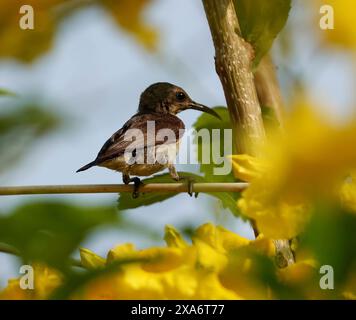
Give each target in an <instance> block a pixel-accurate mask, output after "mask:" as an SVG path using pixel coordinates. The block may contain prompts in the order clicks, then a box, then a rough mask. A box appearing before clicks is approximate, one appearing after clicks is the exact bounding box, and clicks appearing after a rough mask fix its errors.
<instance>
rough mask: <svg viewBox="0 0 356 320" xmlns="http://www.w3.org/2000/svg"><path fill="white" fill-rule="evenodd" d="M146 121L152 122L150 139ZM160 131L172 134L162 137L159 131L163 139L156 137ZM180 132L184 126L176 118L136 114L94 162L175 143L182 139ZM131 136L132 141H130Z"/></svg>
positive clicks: (105, 146)
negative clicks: (127, 152)
mask: <svg viewBox="0 0 356 320" xmlns="http://www.w3.org/2000/svg"><path fill="white" fill-rule="evenodd" d="M148 121H154V135H152V137H151V138H150V136H148V135H147V122H148ZM161 129H171V130H172V131H171V132H172V134H171V135H168V136H166V137H164V136H165V134H164V133H165V131H161V134H162V136H163V137H162V138H160V137H157V133H158V132H159V131H160V130H161ZM182 130H184V124H183V122H182V120H180V119H179V118H178V117H176V116H173V115H170V114H166V115H162V114H155V113H150V114H136V115H134V116H133V117H132V118H131V119H130V120H129V121H127V122H126V123H125V124H124V126H123V127H122V128H121V129H120V130H118V131H117V132H115V133H114V134H113V135H112V136H111V137H110V138H109V139H108V140H107V141H106V142H105V144H104V145H103V147H102V148H101V150H100V151H99V154H98V156H97V158H96V160H95V162H96V163H97V164H100V163H103V162H105V161H107V160H110V159H113V158H116V157H119V156H122V155H123V154H124V153H125V152H126V151H131V152H132V151H134V150H136V151H139V150H140V149H141V150H142V148H147V147H151V146H154V145H160V144H163V143H165V144H170V143H176V142H177V141H178V140H179V139H180V138H181V137H182V133H183V131H182ZM139 133H140V134H139ZM133 136H134V139H132V137H133ZM155 140H157V141H155Z"/></svg>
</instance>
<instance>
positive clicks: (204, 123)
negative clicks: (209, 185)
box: [193, 107, 236, 182]
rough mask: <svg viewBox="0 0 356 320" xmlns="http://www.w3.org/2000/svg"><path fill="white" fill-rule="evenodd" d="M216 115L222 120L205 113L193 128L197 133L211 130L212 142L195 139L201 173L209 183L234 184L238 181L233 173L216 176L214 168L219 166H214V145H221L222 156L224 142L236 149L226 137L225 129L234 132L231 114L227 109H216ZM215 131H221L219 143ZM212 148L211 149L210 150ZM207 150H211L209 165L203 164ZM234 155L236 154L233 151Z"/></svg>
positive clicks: (221, 153) (222, 153)
mask: <svg viewBox="0 0 356 320" xmlns="http://www.w3.org/2000/svg"><path fill="white" fill-rule="evenodd" d="M213 109H214V110H215V112H216V113H218V114H219V116H220V117H221V119H222V120H219V119H217V118H215V117H212V116H211V115H209V114H206V113H203V114H202V115H201V116H200V117H199V118H198V119H197V121H196V122H195V123H194V124H193V127H194V128H195V130H196V131H197V132H199V131H200V130H204V129H207V130H209V134H210V140H209V141H206V140H204V139H199V138H198V137H195V141H194V142H195V143H196V144H197V148H198V161H199V163H200V172H202V173H203V174H204V177H205V179H206V180H207V181H209V182H234V181H236V179H235V178H234V176H233V174H232V172H230V174H228V175H215V174H214V168H216V167H218V165H216V164H214V160H213V151H212V145H213V144H216V143H219V144H220V150H219V151H220V155H224V153H225V152H224V151H225V150H224V142H225V143H228V144H230V145H231V146H232V148H234V143H233V141H231V140H227V137H226V139H225V136H224V131H223V130H224V129H229V130H232V126H231V122H230V117H229V112H228V110H227V108H226V107H215V108H213ZM213 129H218V130H220V137H219V138H220V139H219V140H218V141H214V140H213V139H214V138H213V135H212V130H213ZM209 147H210V148H209ZM204 148H206V149H205V150H209V152H210V159H209V163H202V162H203V155H202V154H203V149H204ZM232 153H234V152H233V151H232Z"/></svg>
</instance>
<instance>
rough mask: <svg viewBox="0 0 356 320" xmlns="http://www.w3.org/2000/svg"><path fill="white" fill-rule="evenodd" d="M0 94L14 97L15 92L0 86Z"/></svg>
mask: <svg viewBox="0 0 356 320" xmlns="http://www.w3.org/2000/svg"><path fill="white" fill-rule="evenodd" d="M0 96H11V97H16V93H14V92H12V91H9V90H6V89H3V88H0Z"/></svg>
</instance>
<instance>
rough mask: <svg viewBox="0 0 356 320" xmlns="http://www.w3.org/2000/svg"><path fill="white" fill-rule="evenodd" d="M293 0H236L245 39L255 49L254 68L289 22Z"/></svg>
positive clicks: (236, 8) (237, 12)
mask: <svg viewBox="0 0 356 320" xmlns="http://www.w3.org/2000/svg"><path fill="white" fill-rule="evenodd" d="M291 2H292V1H291V0H268V1H266V0H253V1H251V0H234V4H235V10H236V14H237V17H238V19H239V23H240V28H241V33H242V36H243V37H244V39H245V40H246V41H247V42H249V43H250V44H251V45H252V46H253V48H254V49H255V59H254V62H253V68H256V67H257V66H258V64H259V62H260V60H261V59H262V57H263V56H264V55H265V54H266V53H267V52H268V51H269V49H270V48H271V47H272V44H273V41H274V39H275V38H276V36H277V35H278V33H279V32H280V31H281V30H282V29H283V27H284V25H285V24H286V22H287V19H288V15H289V11H290V9H291Z"/></svg>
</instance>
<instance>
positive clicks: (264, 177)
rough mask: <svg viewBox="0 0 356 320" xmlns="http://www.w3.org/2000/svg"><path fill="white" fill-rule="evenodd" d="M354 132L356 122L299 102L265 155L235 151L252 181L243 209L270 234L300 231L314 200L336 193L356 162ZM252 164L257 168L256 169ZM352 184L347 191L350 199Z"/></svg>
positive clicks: (240, 169) (240, 171)
mask: <svg viewBox="0 0 356 320" xmlns="http://www.w3.org/2000/svg"><path fill="white" fill-rule="evenodd" d="M355 136H356V123H351V124H348V125H345V126H342V127H341V126H336V125H333V124H331V122H330V121H328V120H326V119H323V117H322V116H321V115H320V114H316V113H314V112H312V111H311V108H310V107H308V105H307V104H305V103H301V104H299V105H298V107H297V108H296V111H295V112H294V113H293V114H292V116H291V118H290V119H289V121H287V123H286V129H285V134H283V135H281V134H276V135H275V136H274V137H273V138H271V140H270V141H269V143H268V144H267V145H266V146H265V148H264V149H263V154H262V157H261V159H259V160H252V159H251V158H250V157H246V156H245V158H242V157H241V156H233V157H232V160H233V165H234V168H235V175H236V176H237V177H239V178H242V179H248V181H250V182H251V183H250V186H249V188H248V189H247V190H246V191H244V192H243V194H242V198H241V199H240V200H239V201H238V206H239V208H240V209H241V211H242V213H243V214H244V215H246V216H248V217H250V218H253V219H255V221H256V223H257V227H258V229H259V230H260V231H261V232H262V233H263V234H265V235H266V236H267V237H271V238H292V237H294V236H296V235H297V234H299V233H300V232H301V231H302V230H303V228H304V226H305V224H306V223H307V221H308V220H309V211H310V210H309V208H310V207H309V206H310V205H309V203H310V200H313V199H319V198H322V197H325V198H330V197H335V191H336V190H337V188H338V186H339V184H340V181H341V180H342V179H343V177H344V176H345V174H347V173H348V172H350V170H352V169H353V167H354V166H355V163H356V148H355V147H354V145H355ZM253 167H255V171H256V172H257V173H258V174H253V173H251V172H253V171H254V169H253ZM246 172H247V173H248V174H246ZM350 188H351V187H350V186H349V187H345V189H347V190H345V192H344V193H345V194H347V195H348V196H347V197H346V198H347V199H349V200H350V199H353V197H351V194H352V191H351V190H350ZM346 191H347V192H346Z"/></svg>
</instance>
